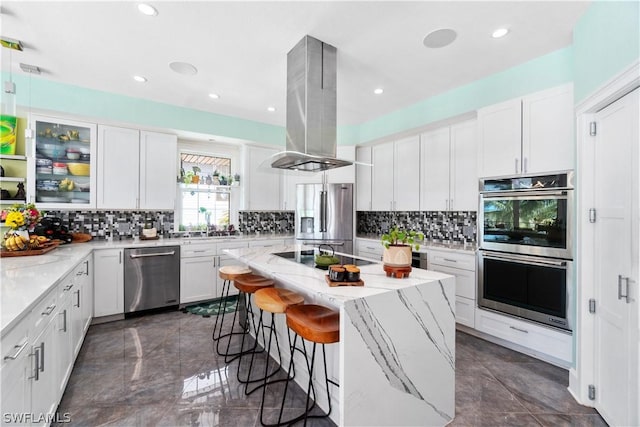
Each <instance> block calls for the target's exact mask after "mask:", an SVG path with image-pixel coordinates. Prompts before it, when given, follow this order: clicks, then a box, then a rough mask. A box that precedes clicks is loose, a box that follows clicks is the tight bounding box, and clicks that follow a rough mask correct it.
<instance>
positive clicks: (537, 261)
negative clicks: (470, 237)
mask: <svg viewBox="0 0 640 427" xmlns="http://www.w3.org/2000/svg"><path fill="white" fill-rule="evenodd" d="M481 256H482V257H483V258H484V259H493V260H496V261H511V262H517V263H520V264H531V265H540V266H543V267H561V268H567V262H566V261H562V260H557V261H554V260H546V259H544V260H543V259H537V258H530V257H524V256H523V257H521V256H511V255H501V254H496V253H491V254H483V255H481Z"/></svg>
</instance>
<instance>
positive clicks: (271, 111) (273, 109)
mask: <svg viewBox="0 0 640 427" xmlns="http://www.w3.org/2000/svg"><path fill="white" fill-rule="evenodd" d="M267 111H268V112H270V113H273V112H274V111H276V107H267Z"/></svg>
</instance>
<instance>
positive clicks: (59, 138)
mask: <svg viewBox="0 0 640 427" xmlns="http://www.w3.org/2000/svg"><path fill="white" fill-rule="evenodd" d="M30 128H31V129H33V130H34V131H35V141H34V143H33V144H32V151H31V156H30V159H29V160H30V166H29V179H28V184H29V192H28V194H29V200H30V201H32V202H35V203H36V204H37V205H38V206H39V207H45V208H71V207H73V208H78V209H81V208H87V207H91V208H93V207H95V206H96V166H95V165H96V162H95V154H96V125H95V124H91V123H84V122H76V121H71V120H66V119H59V118H52V117H44V116H36V115H33V116H31V120H30Z"/></svg>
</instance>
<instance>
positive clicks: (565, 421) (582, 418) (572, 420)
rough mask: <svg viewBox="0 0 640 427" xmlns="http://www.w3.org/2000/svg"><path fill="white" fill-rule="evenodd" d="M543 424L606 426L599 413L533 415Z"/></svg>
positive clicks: (559, 426)
mask: <svg viewBox="0 0 640 427" xmlns="http://www.w3.org/2000/svg"><path fill="white" fill-rule="evenodd" d="M534 416H535V417H536V419H537V420H538V421H539V422H540V423H541V424H542V425H543V426H549V427H551V426H553V427H608V424H607V423H606V422H605V420H603V419H602V417H601V416H600V414H591V415H538V414H536V415H534Z"/></svg>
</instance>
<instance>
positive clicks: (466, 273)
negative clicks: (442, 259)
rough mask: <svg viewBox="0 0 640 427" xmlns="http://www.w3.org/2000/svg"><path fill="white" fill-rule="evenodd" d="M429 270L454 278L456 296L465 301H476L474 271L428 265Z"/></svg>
mask: <svg viewBox="0 0 640 427" xmlns="http://www.w3.org/2000/svg"><path fill="white" fill-rule="evenodd" d="M429 269H431V270H434V271H439V272H440V273H447V274H451V275H452V276H456V295H457V296H460V297H464V298H467V299H472V300H475V299H476V271H475V270H473V271H471V270H463V269H461V268H452V267H447V266H444V265H437V264H429Z"/></svg>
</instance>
